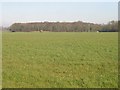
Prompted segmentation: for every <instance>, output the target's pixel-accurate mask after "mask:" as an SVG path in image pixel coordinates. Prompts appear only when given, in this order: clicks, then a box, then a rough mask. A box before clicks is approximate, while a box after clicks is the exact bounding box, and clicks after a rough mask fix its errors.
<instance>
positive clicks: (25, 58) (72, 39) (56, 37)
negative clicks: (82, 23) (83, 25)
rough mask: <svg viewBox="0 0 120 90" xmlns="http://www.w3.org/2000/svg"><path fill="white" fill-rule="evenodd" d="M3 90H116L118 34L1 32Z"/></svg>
mask: <svg viewBox="0 0 120 90" xmlns="http://www.w3.org/2000/svg"><path fill="white" fill-rule="evenodd" d="M2 64H3V74H2V78H3V79H2V87H3V88H117V87H118V33H116V32H115V33H109V32H105V33H102V32H100V33H96V32H86V33H85V32H43V33H40V32H13V33H12V32H4V33H3V35H2Z"/></svg>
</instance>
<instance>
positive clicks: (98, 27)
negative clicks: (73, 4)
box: [9, 21, 118, 32]
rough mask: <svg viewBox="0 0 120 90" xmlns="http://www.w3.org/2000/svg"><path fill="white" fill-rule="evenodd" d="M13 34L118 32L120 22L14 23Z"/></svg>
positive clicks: (10, 28)
mask: <svg viewBox="0 0 120 90" xmlns="http://www.w3.org/2000/svg"><path fill="white" fill-rule="evenodd" d="M9 30H10V31H12V32H31V31H41V30H42V31H49V32H96V31H99V32H117V31H118V22H117V21H110V22H109V23H108V24H94V23H86V22H82V21H77V22H33V23H14V24H12V25H11V26H10V27H9Z"/></svg>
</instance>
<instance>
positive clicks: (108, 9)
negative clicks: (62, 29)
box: [1, 2, 118, 27]
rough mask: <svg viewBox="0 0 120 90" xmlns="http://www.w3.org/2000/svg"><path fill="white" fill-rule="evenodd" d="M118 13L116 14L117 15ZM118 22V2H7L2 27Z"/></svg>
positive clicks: (3, 6)
mask: <svg viewBox="0 0 120 90" xmlns="http://www.w3.org/2000/svg"><path fill="white" fill-rule="evenodd" d="M115 13H116V14H115ZM113 20H114V21H118V3H117V2H59V3H58V2H34V3H31V2H19V3H18V2H6V3H2V23H1V26H3V27H9V26H10V25H12V24H13V23H29V22H45V21H47V22H77V21H82V22H88V23H95V24H107V23H108V22H109V21H113Z"/></svg>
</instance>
